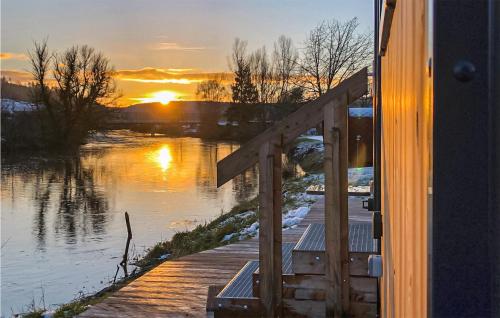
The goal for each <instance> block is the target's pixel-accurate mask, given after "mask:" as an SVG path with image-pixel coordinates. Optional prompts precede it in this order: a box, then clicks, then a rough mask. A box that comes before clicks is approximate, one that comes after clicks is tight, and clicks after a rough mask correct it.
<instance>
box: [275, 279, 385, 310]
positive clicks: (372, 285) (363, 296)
mask: <svg viewBox="0 0 500 318" xmlns="http://www.w3.org/2000/svg"><path fill="white" fill-rule="evenodd" d="M326 284H327V281H326V278H325V276H324V275H300V274H299V275H287V276H283V298H284V299H295V300H317V301H323V300H325V290H326V286H327V285H326ZM350 285H351V289H350V292H349V296H350V299H351V302H366V303H376V302H377V278H375V277H368V276H365V277H363V276H351V277H350Z"/></svg>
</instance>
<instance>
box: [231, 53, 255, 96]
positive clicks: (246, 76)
mask: <svg viewBox="0 0 500 318" xmlns="http://www.w3.org/2000/svg"><path fill="white" fill-rule="evenodd" d="M234 75H235V80H234V84H233V85H231V90H232V92H233V101H234V102H236V103H241V104H254V103H256V102H257V101H258V94H257V88H256V87H255V85H254V84H253V83H252V76H251V71H250V65H249V63H238V65H237V68H236V70H235V72H234Z"/></svg>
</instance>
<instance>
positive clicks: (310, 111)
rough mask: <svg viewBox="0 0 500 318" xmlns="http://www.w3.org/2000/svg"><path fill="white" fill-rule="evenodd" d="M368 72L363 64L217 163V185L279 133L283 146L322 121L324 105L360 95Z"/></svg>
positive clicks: (337, 104)
mask: <svg viewBox="0 0 500 318" xmlns="http://www.w3.org/2000/svg"><path fill="white" fill-rule="evenodd" d="M367 77H368V72H367V69H366V68H363V69H362V70H360V71H359V72H357V73H356V74H354V75H352V76H351V77H349V78H348V79H346V80H344V81H342V82H341V83H340V84H339V85H337V86H336V87H334V88H333V89H331V90H329V91H328V92H327V93H325V94H324V95H322V96H320V97H319V98H317V99H315V100H313V101H311V102H308V103H306V104H304V105H303V106H301V107H300V108H299V109H298V110H296V111H295V112H293V113H291V114H290V115H288V116H287V117H285V118H284V119H282V120H281V121H280V122H278V123H276V124H275V125H273V126H272V127H269V128H268V129H267V130H265V131H264V132H263V133H261V134H259V135H258V136H256V137H254V138H253V139H252V140H250V141H249V142H247V143H246V144H244V145H243V146H242V147H241V148H239V149H238V150H236V151H235V152H233V153H231V154H230V155H228V156H227V157H226V158H224V159H222V160H221V161H219V162H218V163H217V187H220V186H222V185H223V184H224V183H226V182H228V181H229V180H231V179H232V178H234V177H235V176H237V175H239V174H241V173H243V172H244V171H245V170H246V169H248V168H250V167H252V166H253V165H255V164H256V163H257V162H258V160H259V149H260V147H261V146H262V145H263V144H264V143H266V142H268V141H270V140H275V139H276V138H279V137H280V136H281V143H282V146H283V147H285V146H286V145H288V144H290V143H291V142H293V141H294V140H295V139H296V138H297V137H298V136H300V134H302V133H304V132H305V131H307V130H308V129H310V128H312V127H314V126H316V125H318V124H320V123H321V122H322V121H323V108H324V107H325V105H327V104H328V103H329V102H332V103H333V106H334V107H341V106H343V103H342V100H344V97H346V96H345V95H347V101H348V102H349V101H354V100H356V99H358V98H360V97H361V96H363V95H364V94H365V93H366V91H367V88H368V79H367Z"/></svg>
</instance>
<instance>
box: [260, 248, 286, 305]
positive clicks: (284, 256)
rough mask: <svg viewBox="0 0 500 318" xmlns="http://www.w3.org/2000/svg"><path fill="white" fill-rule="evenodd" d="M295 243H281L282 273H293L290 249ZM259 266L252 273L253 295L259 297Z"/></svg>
mask: <svg viewBox="0 0 500 318" xmlns="http://www.w3.org/2000/svg"><path fill="white" fill-rule="evenodd" d="M294 247H295V243H283V244H282V245H281V258H282V262H281V268H282V269H281V272H282V274H283V275H293V267H292V250H293V248H294ZM259 283H260V281H259V268H257V269H256V270H255V272H254V273H253V295H254V296H255V297H259Z"/></svg>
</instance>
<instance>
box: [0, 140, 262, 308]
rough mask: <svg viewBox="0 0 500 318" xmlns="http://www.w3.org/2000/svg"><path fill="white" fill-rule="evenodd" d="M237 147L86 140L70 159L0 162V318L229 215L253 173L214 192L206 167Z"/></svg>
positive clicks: (80, 289)
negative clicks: (129, 227) (128, 243)
mask: <svg viewBox="0 0 500 318" xmlns="http://www.w3.org/2000/svg"><path fill="white" fill-rule="evenodd" d="M237 148H238V144H235V143H228V142H207V141H203V140H200V139H196V138H167V137H150V136H144V135H139V134H134V133H131V132H128V131H112V132H109V133H108V134H106V135H105V136H103V135H99V136H96V137H95V138H94V139H93V141H92V142H90V143H88V144H86V145H85V146H83V147H82V148H81V150H80V152H79V153H78V155H75V156H71V157H68V156H59V157H50V158H47V157H39V156H24V157H15V158H3V159H2V168H1V172H2V178H1V186H2V193H1V196H2V203H1V208H2V210H1V244H2V247H1V313H2V316H5V317H8V316H10V315H11V314H12V313H13V312H20V311H22V310H25V309H26V308H27V307H26V306H28V305H30V304H32V303H34V304H35V305H36V306H37V307H42V306H44V305H45V306H46V307H50V306H56V305H58V304H62V303H65V302H68V301H70V300H72V299H74V298H75V297H78V296H79V295H82V294H89V293H92V292H95V291H97V290H100V289H102V288H104V287H106V286H107V285H109V282H110V281H111V280H112V279H113V276H114V274H115V271H116V266H117V264H118V263H119V262H120V258H121V256H122V254H123V250H124V247H125V243H126V237H127V233H126V227H125V220H124V212H125V211H127V212H128V213H129V215H130V221H131V225H132V231H133V240H132V243H131V254H132V255H140V254H143V253H144V250H145V249H146V248H147V247H150V246H152V245H154V244H155V243H157V242H158V241H160V240H166V239H169V238H171V237H172V235H173V234H175V233H176V232H177V231H183V230H189V229H192V228H193V227H195V226H196V225H197V224H200V223H203V222H205V221H207V220H210V219H213V218H214V217H216V216H218V215H220V214H221V213H223V212H224V211H229V210H230V209H231V207H233V206H234V205H236V204H237V203H238V202H241V201H242V200H245V199H247V198H249V197H252V196H254V195H256V191H257V171H255V170H253V171H249V172H247V173H246V174H245V175H243V176H241V177H238V178H236V179H234V180H233V181H232V182H229V183H227V184H226V185H224V186H223V187H221V188H219V189H217V187H216V171H217V170H216V163H217V161H218V160H220V159H222V158H223V157H225V156H226V155H228V154H229V153H231V152H232V151H234V150H236V149H237Z"/></svg>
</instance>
